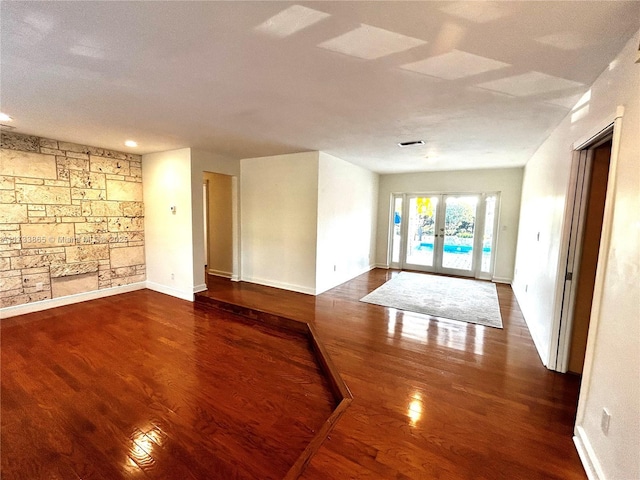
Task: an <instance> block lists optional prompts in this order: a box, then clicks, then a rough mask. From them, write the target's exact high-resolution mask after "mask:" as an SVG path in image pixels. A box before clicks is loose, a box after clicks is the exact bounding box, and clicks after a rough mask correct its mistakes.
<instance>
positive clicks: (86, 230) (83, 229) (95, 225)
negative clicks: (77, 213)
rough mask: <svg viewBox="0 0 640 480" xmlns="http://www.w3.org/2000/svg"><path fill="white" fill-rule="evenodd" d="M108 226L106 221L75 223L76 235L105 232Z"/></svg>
mask: <svg viewBox="0 0 640 480" xmlns="http://www.w3.org/2000/svg"><path fill="white" fill-rule="evenodd" d="M108 229H109V226H108V224H107V222H106V221H104V222H81V223H76V235H77V236H79V235H83V234H92V233H106V232H107V231H108Z"/></svg>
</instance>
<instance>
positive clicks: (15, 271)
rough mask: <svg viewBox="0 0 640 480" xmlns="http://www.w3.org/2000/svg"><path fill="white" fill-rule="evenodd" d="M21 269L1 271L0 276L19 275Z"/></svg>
mask: <svg viewBox="0 0 640 480" xmlns="http://www.w3.org/2000/svg"><path fill="white" fill-rule="evenodd" d="M19 276H20V270H7V271H4V272H0V278H9V277H19Z"/></svg>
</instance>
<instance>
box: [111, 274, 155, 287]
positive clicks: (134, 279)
mask: <svg viewBox="0 0 640 480" xmlns="http://www.w3.org/2000/svg"><path fill="white" fill-rule="evenodd" d="M146 278H147V277H146V275H145V274H140V275H131V276H128V277H118V278H113V279H111V286H112V287H119V286H122V285H130V284H132V283H138V282H144V281H145V280H146Z"/></svg>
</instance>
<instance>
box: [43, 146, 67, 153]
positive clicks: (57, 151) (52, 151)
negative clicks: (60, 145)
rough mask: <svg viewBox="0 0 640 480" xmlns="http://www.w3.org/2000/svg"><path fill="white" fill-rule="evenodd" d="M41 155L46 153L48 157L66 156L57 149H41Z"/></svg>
mask: <svg viewBox="0 0 640 480" xmlns="http://www.w3.org/2000/svg"><path fill="white" fill-rule="evenodd" d="M40 153H46V154H47V155H64V154H65V153H64V152H63V151H62V150H58V149H57V148H48V147H40Z"/></svg>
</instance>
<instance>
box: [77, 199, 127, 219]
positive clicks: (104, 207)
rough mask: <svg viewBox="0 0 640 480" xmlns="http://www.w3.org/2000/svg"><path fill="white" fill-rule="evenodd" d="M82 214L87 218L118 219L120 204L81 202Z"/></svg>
mask: <svg viewBox="0 0 640 480" xmlns="http://www.w3.org/2000/svg"><path fill="white" fill-rule="evenodd" d="M82 214H83V215H84V216H87V217H119V216H120V215H122V209H121V205H120V202H110V201H88V202H82Z"/></svg>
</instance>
